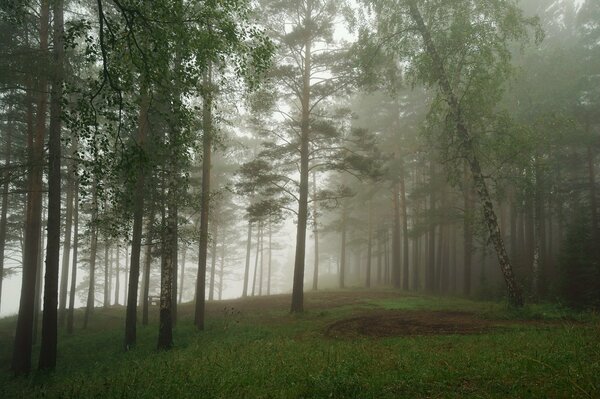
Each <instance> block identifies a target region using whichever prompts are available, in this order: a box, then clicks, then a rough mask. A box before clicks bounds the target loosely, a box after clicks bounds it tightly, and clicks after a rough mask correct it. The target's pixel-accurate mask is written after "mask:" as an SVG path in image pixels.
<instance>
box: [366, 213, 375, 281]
mask: <svg viewBox="0 0 600 399" xmlns="http://www.w3.org/2000/svg"><path fill="white" fill-rule="evenodd" d="M371 219H372V210H371V203H370V202H369V220H368V222H367V224H368V226H367V230H368V237H367V281H366V286H367V288H371V272H372V271H371V265H372V263H371V261H372V258H373V223H372V221H371Z"/></svg>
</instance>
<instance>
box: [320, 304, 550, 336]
mask: <svg viewBox="0 0 600 399" xmlns="http://www.w3.org/2000/svg"><path fill="white" fill-rule="evenodd" d="M508 324H536V325H538V324H539V325H547V324H548V323H542V322H532V321H514V320H510V321H509V320H487V319H482V318H479V317H477V315H475V314H473V313H468V312H441V311H437V312H434V311H407V310H403V311H385V312H375V313H370V314H365V315H363V316H358V317H352V318H349V319H345V320H339V321H337V322H335V323H333V324H331V325H329V327H328V328H327V329H326V331H325V333H326V335H327V336H330V337H352V336H356V335H362V336H366V337H374V338H384V337H397V336H415V335H447V334H461V335H464V334H481V333H485V332H489V331H491V330H494V329H497V328H499V327H502V326H503V325H504V326H506V325H508Z"/></svg>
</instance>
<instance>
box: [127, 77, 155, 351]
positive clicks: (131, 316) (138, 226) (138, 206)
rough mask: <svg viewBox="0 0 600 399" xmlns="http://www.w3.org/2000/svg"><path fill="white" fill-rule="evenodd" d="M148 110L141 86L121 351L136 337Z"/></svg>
mask: <svg viewBox="0 0 600 399" xmlns="http://www.w3.org/2000/svg"><path fill="white" fill-rule="evenodd" d="M149 107H150V95H149V94H148V88H147V87H146V85H145V83H142V88H141V103H140V109H139V114H138V126H137V128H138V130H137V145H138V148H139V150H140V154H139V158H138V162H139V164H138V165H137V166H136V167H137V171H136V179H135V192H134V194H133V195H134V201H133V203H134V208H133V231H132V234H131V259H130V261H129V265H130V266H129V280H128V282H127V309H126V310H125V342H124V348H125V350H129V349H131V348H132V347H134V346H135V343H136V338H137V297H138V285H139V280H140V254H141V250H142V224H143V219H144V200H145V190H144V188H145V185H146V167H145V165H144V163H143V162H144V161H143V159H144V153H145V151H146V134H147V130H148V122H149V121H148V109H149Z"/></svg>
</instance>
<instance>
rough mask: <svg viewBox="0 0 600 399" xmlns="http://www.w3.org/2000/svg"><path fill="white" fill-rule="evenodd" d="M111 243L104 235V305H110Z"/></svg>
mask: <svg viewBox="0 0 600 399" xmlns="http://www.w3.org/2000/svg"><path fill="white" fill-rule="evenodd" d="M109 252H110V243H109V242H108V238H107V237H104V307H105V308H106V307H108V306H110V266H111V265H110V260H109V256H110V253H109Z"/></svg>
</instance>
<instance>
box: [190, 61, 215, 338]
mask: <svg viewBox="0 0 600 399" xmlns="http://www.w3.org/2000/svg"><path fill="white" fill-rule="evenodd" d="M203 84H204V86H205V87H204V89H205V94H204V103H203V105H202V111H203V112H202V120H203V123H204V125H203V136H202V155H203V156H202V194H201V198H200V244H199V245H198V247H199V249H198V278H197V281H196V309H195V313H194V323H195V324H196V327H197V328H198V330H204V312H205V304H206V257H207V252H208V218H209V214H210V212H209V206H210V168H211V155H212V135H213V115H212V103H213V97H212V96H213V93H212V66H211V65H209V67H208V71H207V73H206V75H205V76H204V83H203Z"/></svg>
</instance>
